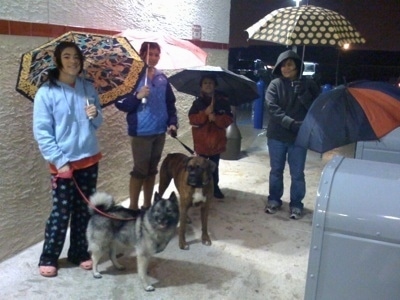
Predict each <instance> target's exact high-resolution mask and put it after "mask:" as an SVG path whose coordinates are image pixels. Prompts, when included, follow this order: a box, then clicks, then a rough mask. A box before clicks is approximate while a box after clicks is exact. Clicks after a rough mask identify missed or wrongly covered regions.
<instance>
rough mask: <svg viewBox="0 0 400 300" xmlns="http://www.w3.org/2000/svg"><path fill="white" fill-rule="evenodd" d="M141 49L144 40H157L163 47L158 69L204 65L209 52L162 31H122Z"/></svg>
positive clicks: (122, 34) (123, 34) (136, 47)
mask: <svg viewBox="0 0 400 300" xmlns="http://www.w3.org/2000/svg"><path fill="white" fill-rule="evenodd" d="M120 35H121V36H124V37H126V38H127V39H128V40H129V42H130V43H131V44H132V45H133V47H135V49H136V50H137V51H139V49H140V47H141V45H142V43H143V42H155V43H158V44H159V45H160V47H161V55H160V61H159V62H158V64H157V68H158V69H161V70H163V69H183V68H188V67H196V66H204V65H205V64H206V60H207V53H206V52H205V51H204V50H202V49H201V48H200V47H197V46H196V45H195V44H193V43H191V42H189V41H186V40H182V39H178V38H175V37H173V36H170V35H167V34H165V33H160V32H145V31H140V30H134V29H127V30H124V31H122V32H121V34H120Z"/></svg>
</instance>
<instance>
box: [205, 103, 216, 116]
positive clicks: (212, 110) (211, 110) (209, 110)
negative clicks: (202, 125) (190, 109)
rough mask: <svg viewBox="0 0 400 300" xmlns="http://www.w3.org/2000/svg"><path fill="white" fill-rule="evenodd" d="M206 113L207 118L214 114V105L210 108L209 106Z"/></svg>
mask: <svg viewBox="0 0 400 300" xmlns="http://www.w3.org/2000/svg"><path fill="white" fill-rule="evenodd" d="M204 112H205V113H206V115H207V116H209V115H210V114H212V113H213V112H214V105H213V104H210V105H209V106H207V108H206V109H205V111H204Z"/></svg>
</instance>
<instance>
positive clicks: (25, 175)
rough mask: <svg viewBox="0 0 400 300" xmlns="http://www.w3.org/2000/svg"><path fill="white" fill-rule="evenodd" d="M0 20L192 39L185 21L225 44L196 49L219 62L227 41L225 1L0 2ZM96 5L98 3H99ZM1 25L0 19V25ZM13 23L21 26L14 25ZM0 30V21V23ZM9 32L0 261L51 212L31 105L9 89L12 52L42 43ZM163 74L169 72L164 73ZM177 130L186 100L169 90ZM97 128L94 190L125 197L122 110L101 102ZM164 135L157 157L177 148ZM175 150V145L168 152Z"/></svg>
mask: <svg viewBox="0 0 400 300" xmlns="http://www.w3.org/2000/svg"><path fill="white" fill-rule="evenodd" d="M0 2H1V5H0V20H3V21H4V20H12V21H24V22H33V23H42V24H56V25H65V26H78V27H86V28H96V29H104V30H112V31H122V30H124V29H127V28H137V29H142V30H148V31H165V32H168V33H174V35H175V36H177V37H179V38H183V39H189V40H190V39H192V26H193V25H200V26H201V27H202V37H201V40H202V41H205V42H211V43H210V45H212V44H213V43H218V45H226V47H222V48H221V47H210V48H206V49H204V50H205V51H206V52H207V53H208V58H207V64H210V65H219V66H222V67H226V66H227V64H228V50H227V44H228V40H229V14H230V0H219V1H215V0H169V1H164V0H136V1H135V0H110V1H101V2H99V1H93V0H87V1H71V0H53V1H48V0H36V1H25V0H13V1H10V0H1V1H0ZM100 3H101V4H100ZM2 24H4V22H3V23H2ZM21 26H26V25H24V24H22V25H21ZM0 27H1V26H0ZM21 30H22V32H24V30H25V27H23V28H22V29H21V28H20V30H19V33H18V35H12V34H10V32H8V31H7V28H4V26H3V27H2V28H0V32H1V33H3V34H0V41H1V42H0V66H1V67H0V68H1V72H0V223H1V225H0V237H1V243H0V261H2V260H4V259H6V258H8V257H11V256H12V255H15V254H16V253H18V252H20V251H22V250H23V249H25V248H27V247H29V246H31V245H33V244H35V243H37V242H39V241H41V240H42V239H43V232H44V226H45V221H46V219H47V217H48V214H49V212H50V209H51V198H50V181H49V174H48V171H47V164H46V162H45V161H44V160H43V158H42V157H41V155H40V153H39V151H38V147H37V144H36V142H35V141H34V140H33V135H32V108H33V104H32V103H31V102H30V101H29V100H28V99H26V98H24V97H23V96H22V95H20V94H19V93H17V92H16V91H15V85H16V81H17V74H18V70H19V63H20V57H21V55H22V54H23V53H24V52H27V51H29V50H30V49H33V48H35V47H37V46H40V45H41V44H43V43H45V42H47V41H48V40H49V39H50V38H49V37H38V36H35V34H32V31H30V30H29V27H26V34H24V33H23V35H21ZM166 73H167V75H170V74H172V73H174V71H169V72H166ZM176 96H177V107H178V111H179V118H180V125H181V128H180V130H179V134H180V135H181V134H185V133H187V132H188V131H189V126H188V124H187V112H188V109H189V106H190V104H191V101H192V97H188V96H185V95H184V94H181V93H176ZM103 113H104V116H105V122H104V125H103V126H102V128H101V129H100V130H99V132H98V136H99V138H100V144H101V149H102V153H103V155H104V158H103V160H102V161H101V164H100V171H99V183H98V189H99V190H103V191H107V192H109V193H111V194H113V195H114V196H115V198H116V199H117V201H122V200H125V199H127V198H128V181H129V172H130V170H131V168H132V159H131V153H130V148H129V144H128V138H127V134H126V123H125V115H124V114H123V113H122V112H120V111H118V110H116V109H115V108H114V106H112V105H111V106H108V107H106V108H105V109H104V111H103ZM180 147H181V146H180V144H178V143H177V142H176V141H175V140H172V139H168V138H167V142H166V147H165V151H164V155H165V154H166V153H168V152H173V151H174V150H175V151H181V148H180ZM176 148H177V149H176Z"/></svg>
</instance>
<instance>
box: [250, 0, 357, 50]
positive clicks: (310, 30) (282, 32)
mask: <svg viewBox="0 0 400 300" xmlns="http://www.w3.org/2000/svg"><path fill="white" fill-rule="evenodd" d="M246 31H247V33H248V35H249V39H252V40H259V41H266V42H272V43H277V44H281V45H286V46H339V47H343V46H344V44H363V43H365V39H364V38H363V37H362V36H361V34H360V33H359V32H358V31H357V30H356V29H355V28H354V26H352V25H351V24H350V22H349V21H348V20H347V19H346V18H345V17H344V16H342V15H340V14H338V13H337V12H334V11H332V10H328V9H325V8H322V7H318V6H313V5H301V6H297V7H293V6H291V7H285V8H280V9H277V10H274V11H273V12H271V13H269V14H268V15H266V16H265V17H264V18H262V19H261V20H259V21H258V22H257V23H255V24H254V25H252V26H251V27H249V28H247V29H246Z"/></svg>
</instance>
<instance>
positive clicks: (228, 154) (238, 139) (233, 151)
mask: <svg viewBox="0 0 400 300" xmlns="http://www.w3.org/2000/svg"><path fill="white" fill-rule="evenodd" d="M226 138H227V140H228V141H227V143H226V150H225V152H223V153H221V155H220V158H221V159H225V160H237V159H239V158H240V148H241V144H242V135H241V134H240V130H239V127H238V126H237V124H236V122H233V123H232V124H231V125H229V127H228V128H227V129H226Z"/></svg>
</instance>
